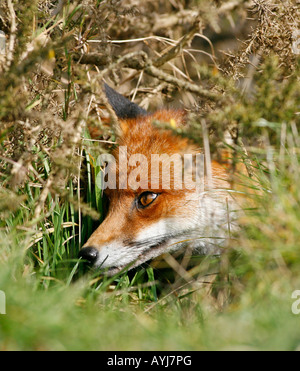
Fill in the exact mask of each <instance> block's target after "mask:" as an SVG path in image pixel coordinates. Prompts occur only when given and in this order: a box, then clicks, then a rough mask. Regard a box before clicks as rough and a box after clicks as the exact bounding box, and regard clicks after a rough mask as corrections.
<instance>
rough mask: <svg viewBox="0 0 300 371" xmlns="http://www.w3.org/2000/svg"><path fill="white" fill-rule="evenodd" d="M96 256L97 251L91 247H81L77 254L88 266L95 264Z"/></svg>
mask: <svg viewBox="0 0 300 371" xmlns="http://www.w3.org/2000/svg"><path fill="white" fill-rule="evenodd" d="M97 256H98V250H97V249H96V248H95V247H93V246H87V247H83V248H82V249H81V250H80V251H79V254H78V257H79V258H82V259H83V260H86V261H87V262H88V263H89V264H93V263H95V261H96V260H97Z"/></svg>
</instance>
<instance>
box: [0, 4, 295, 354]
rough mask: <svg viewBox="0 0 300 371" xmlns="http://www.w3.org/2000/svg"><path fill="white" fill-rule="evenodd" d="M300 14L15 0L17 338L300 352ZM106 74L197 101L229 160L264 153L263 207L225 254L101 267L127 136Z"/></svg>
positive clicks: (10, 177)
mask: <svg viewBox="0 0 300 371" xmlns="http://www.w3.org/2000/svg"><path fill="white" fill-rule="evenodd" d="M299 19H300V17H299V4H298V5H297V4H296V2H294V1H291V0H284V1H280V2H275V1H271V0H270V1H265V0H257V1H249V2H244V1H229V0H228V1H223V2H219V1H215V2H212V1H206V0H201V1H200V0H199V1H184V0H178V1H177V0H175V1H172V2H160V1H143V2H142V1H126V2H120V1H98V0H86V1H54V0H53V1H52V0H49V1H48V0H47V1H37V0H34V1H30V2H29V1H27V0H20V1H10V0H7V1H3V2H2V3H1V4H0V29H1V30H2V31H3V32H4V34H5V37H6V49H5V50H4V49H2V50H1V51H0V53H2V54H0V86H1V91H0V125H1V126H0V167H1V168H0V178H1V186H0V236H1V238H0V290H2V291H3V292H5V296H6V314H3V315H0V349H1V350H10V349H34V350H56V349H57V350H66V349H67V350H76V349H78V350H79V349H88V350H121V349H125V350H199V349H291V350H294V349H297V348H298V347H299V345H300V331H299V319H300V317H299V316H297V315H296V314H294V313H293V312H292V309H291V308H292V304H293V301H295V299H292V297H291V296H292V293H293V292H294V291H295V290H300V276H299V271H300V247H299V240H300V229H299V220H300V207H299V206H300V188H299V179H300V166H299V154H300V134H299V130H300V122H299V120H300V112H299V103H300V89H299V87H300V86H299V54H297V49H296V47H297V45H299V42H298V43H297V35H298V37H299V32H300V31H299V30H300V25H299ZM133 39H134V41H132V40H133ZM237 39H239V41H237ZM129 40H131V42H130V41H129ZM298 41H299V40H298ZM0 45H1V44H0ZM145 61H146V62H147V63H144V62H145ZM103 79H105V80H106V81H107V82H108V83H110V84H111V85H112V86H117V88H118V90H119V91H120V92H122V93H123V94H125V95H127V96H128V97H129V98H131V99H133V100H134V101H135V102H137V103H138V104H140V105H141V106H142V107H143V108H145V109H147V110H150V111H151V110H155V109H157V108H159V107H161V106H162V105H169V106H171V107H182V106H184V107H185V108H186V109H187V110H188V111H189V114H190V119H189V122H188V123H187V125H186V127H185V128H184V130H183V129H180V130H181V131H179V129H177V128H173V130H177V131H178V135H186V136H188V137H190V138H192V139H193V140H194V141H196V142H199V144H200V145H203V131H202V128H203V125H202V124H201V122H202V123H203V120H204V122H205V123H206V127H207V128H208V132H209V137H210V149H211V153H212V156H213V158H217V159H218V158H220V156H221V153H222V150H223V149H224V148H230V153H231V155H232V167H233V169H234V168H235V167H238V165H239V164H240V163H242V162H243V163H244V164H246V166H247V169H248V176H241V178H240V182H241V183H242V184H244V185H246V187H247V189H248V191H249V192H247V193H249V194H255V195H252V198H253V203H252V204H251V205H249V208H247V210H245V215H244V216H243V218H242V219H241V221H240V223H241V226H242V228H241V231H239V233H238V234H237V235H234V236H232V240H231V241H230V243H229V245H228V246H227V247H226V248H225V251H224V254H223V255H222V256H221V258H215V257H200V258H199V257H198V258H197V260H196V262H194V263H193V266H192V267H189V268H185V270H184V271H185V273H186V274H185V273H183V272H182V269H178V265H179V263H176V262H174V260H173V259H172V258H171V257H168V258H166V259H165V260H166V262H165V264H162V263H161V264H160V266H159V267H157V266H156V265H155V264H152V265H147V266H144V267H141V268H140V269H137V270H135V271H131V272H122V274H120V275H118V276H116V277H105V276H101V275H99V274H98V273H97V272H84V271H83V267H82V266H81V264H80V262H79V261H78V259H77V255H78V251H79V249H80V247H81V246H82V244H83V243H84V242H85V241H86V239H87V238H88V236H89V235H90V234H91V232H92V231H93V230H94V228H95V227H96V226H97V225H98V224H99V222H100V220H101V218H102V217H103V216H104V205H103V204H102V199H101V190H99V189H98V188H97V184H95V181H94V180H95V176H96V175H97V173H98V172H99V171H100V169H99V167H98V166H97V163H96V158H97V156H98V155H99V154H100V153H103V152H109V151H110V150H111V148H112V146H113V144H112V142H114V140H115V133H114V130H113V128H114V127H113V125H112V124H108V121H110V122H113V120H114V117H113V115H112V113H111V112H110V110H109V108H108V109H107V107H106V109H105V104H106V100H105V97H104V96H103V93H102V92H101V81H102V80H103ZM162 102H163V103H162ZM109 117H110V120H107V118H109ZM88 127H89V128H90V130H91V128H92V130H94V132H96V133H97V135H98V141H96V142H95V141H91V139H90V136H89V133H88V130H87V128H88ZM179 262H180V261H179ZM176 264H178V265H176ZM162 265H164V267H162ZM170 265H171V266H172V268H170ZM168 266H169V268H168ZM181 268H182V267H181Z"/></svg>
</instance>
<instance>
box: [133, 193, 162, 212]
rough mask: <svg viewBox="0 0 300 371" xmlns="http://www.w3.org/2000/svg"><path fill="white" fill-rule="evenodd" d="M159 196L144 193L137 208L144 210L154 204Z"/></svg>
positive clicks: (138, 200) (140, 196) (138, 201)
mask: <svg viewBox="0 0 300 371" xmlns="http://www.w3.org/2000/svg"><path fill="white" fill-rule="evenodd" d="M157 196H158V193H153V192H143V193H142V194H141V195H139V197H138V199H137V207H138V208H139V209H144V208H145V207H147V206H149V205H151V204H152V202H153V201H154V200H155V199H156V198H157Z"/></svg>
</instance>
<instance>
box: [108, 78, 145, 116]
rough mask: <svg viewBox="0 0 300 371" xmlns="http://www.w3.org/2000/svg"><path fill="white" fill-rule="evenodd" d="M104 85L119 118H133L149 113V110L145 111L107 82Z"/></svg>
mask: <svg viewBox="0 0 300 371" xmlns="http://www.w3.org/2000/svg"><path fill="white" fill-rule="evenodd" d="M103 85H104V90H105V95H106V97H107V99H108V102H109V104H110V105H111V106H112V108H113V110H114V111H115V112H116V115H117V116H118V118H120V119H133V118H137V117H139V116H145V115H147V111H145V110H144V109H143V108H141V107H140V106H138V105H137V104H135V103H133V102H131V101H130V100H129V99H127V98H125V97H123V95H121V94H119V93H118V92H116V91H115V90H114V89H113V88H111V87H110V86H109V85H107V84H106V83H104V84H103Z"/></svg>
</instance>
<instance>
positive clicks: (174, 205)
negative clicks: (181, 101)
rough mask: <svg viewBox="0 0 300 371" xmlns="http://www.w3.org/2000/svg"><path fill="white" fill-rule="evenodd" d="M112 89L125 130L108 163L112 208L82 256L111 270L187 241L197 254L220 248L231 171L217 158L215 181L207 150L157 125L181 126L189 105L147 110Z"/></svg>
mask: <svg viewBox="0 0 300 371" xmlns="http://www.w3.org/2000/svg"><path fill="white" fill-rule="evenodd" d="M105 92H106V95H107V98H108V101H109V103H110V104H111V106H112V108H113V109H114V110H115V112H116V113H117V116H118V118H119V130H118V132H119V133H120V136H119V138H118V147H117V148H116V149H115V151H114V152H113V153H112V158H113V159H114V161H112V163H110V164H109V165H108V166H107V169H106V178H107V179H108V180H107V181H106V189H105V193H106V195H107V196H108V198H109V210H108V213H107V216H106V218H105V220H104V221H103V223H101V225H100V226H99V227H98V229H97V230H96V231H95V232H94V233H93V234H92V235H91V237H90V238H89V239H88V241H87V242H86V244H85V245H84V246H83V248H82V249H81V251H80V253H79V254H80V256H81V257H82V258H83V259H85V260H87V261H88V262H89V263H91V264H92V265H93V266H94V267H96V268H103V269H105V270H106V273H107V274H110V275H112V274H115V273H118V272H119V271H120V270H122V269H123V268H125V267H129V268H130V269H131V268H133V267H136V266H138V265H140V264H142V263H144V262H146V261H149V260H151V259H153V258H155V257H157V256H159V255H162V254H163V253H167V252H174V251H176V250H179V249H183V248H185V247H187V246H188V247H189V248H191V249H192V250H193V251H194V252H196V253H197V254H211V253H218V252H219V249H220V244H221V243H222V242H224V238H226V228H227V227H228V195H227V194H226V192H225V189H228V188H229V183H228V182H227V180H226V179H227V177H228V175H227V173H226V170H225V169H224V168H223V166H221V165H219V164H218V163H216V162H212V163H211V173H212V174H211V178H210V180H209V181H208V179H207V174H206V171H205V169H204V167H203V165H204V162H205V161H204V156H203V154H202V151H201V149H199V148H198V147H197V146H196V145H195V144H194V143H191V142H189V141H188V139H186V138H182V137H179V136H178V135H175V134H174V133H173V132H172V131H171V130H161V129H159V128H158V127H157V125H155V123H157V122H160V123H164V124H166V125H167V124H169V125H170V126H171V127H172V126H173V127H174V126H176V127H180V125H183V124H184V122H185V119H186V114H185V112H184V111H183V110H178V111H176V110H160V111H157V112H155V113H154V114H147V112H146V111H144V110H143V109H142V108H140V107H139V106H137V105H135V104H134V103H132V102H130V101H129V100H127V99H126V98H124V97H122V96H121V95H120V94H118V93H117V92H115V91H114V90H113V89H111V88H110V87H108V86H107V85H105ZM199 155H200V157H199ZM197 156H198V157H197ZM197 160H199V164H200V166H197V167H196V169H195V168H194V167H193V165H195V163H197ZM199 164H198V165H199ZM198 168H200V174H198V176H199V177H200V183H199V184H200V185H199V184H198V183H197V181H195V179H197V171H198ZM201 169H202V170H203V171H202V170H201Z"/></svg>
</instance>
